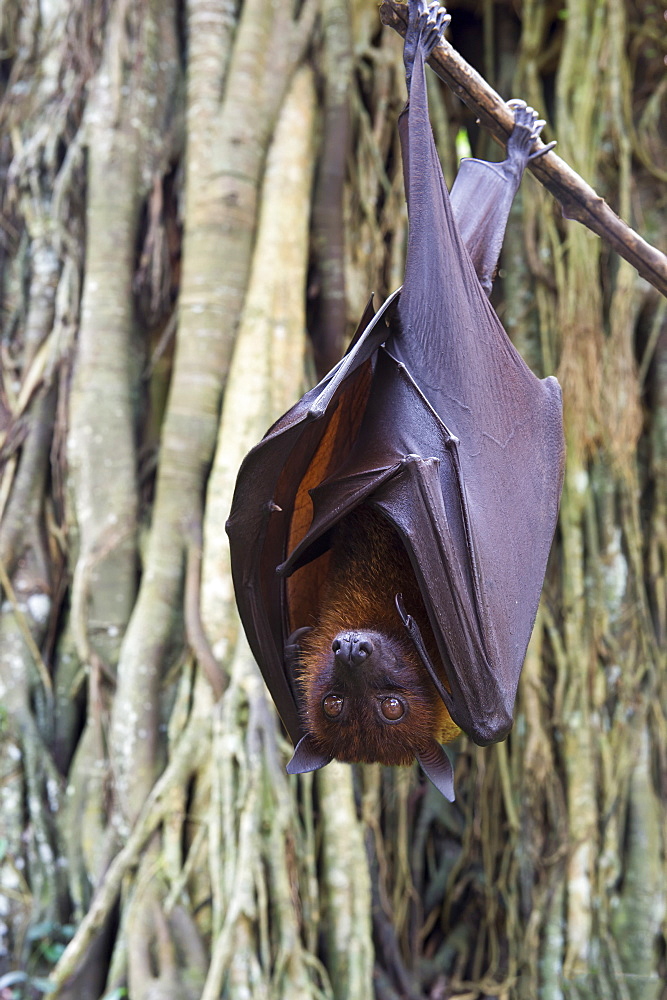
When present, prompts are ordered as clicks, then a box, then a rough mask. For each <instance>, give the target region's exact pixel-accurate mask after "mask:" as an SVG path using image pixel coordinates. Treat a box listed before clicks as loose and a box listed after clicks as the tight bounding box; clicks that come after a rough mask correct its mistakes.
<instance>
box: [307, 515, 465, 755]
mask: <svg viewBox="0 0 667 1000" xmlns="http://www.w3.org/2000/svg"><path fill="white" fill-rule="evenodd" d="M396 594H402V595H403V599H404V604H405V607H406V610H407V611H408V613H409V614H411V615H413V617H414V618H415V619H416V621H417V623H418V624H419V627H420V630H421V632H422V635H423V636H424V640H425V642H426V644H427V647H428V651H429V655H430V656H431V659H432V660H433V662H434V663H435V664H436V665H439V664H440V657H439V655H438V652H437V647H436V644H435V641H434V639H433V635H432V632H431V628H430V625H429V622H428V617H427V614H426V609H425V607H424V603H423V601H422V598H421V595H420V593H419V588H418V586H417V581H416V580H415V577H414V573H413V571H412V567H411V565H410V561H409V559H408V556H407V553H406V551H405V548H404V546H403V545H402V543H401V541H400V539H399V538H398V536H397V534H396V533H395V531H394V530H393V529H392V527H391V526H390V525H389V523H388V522H387V521H386V520H385V519H384V518H383V517H382V516H381V514H379V513H378V512H375V511H374V510H373V509H372V508H370V507H366V506H363V505H362V506H361V507H359V508H357V510H356V511H354V512H353V513H352V514H350V515H348V517H346V518H345V519H344V520H343V521H342V522H341V524H340V526H339V527H338V529H337V530H336V533H335V536H334V538H333V544H332V559H331V569H330V574H329V579H328V582H327V585H326V587H325V589H324V594H323V597H322V601H321V606H320V610H319V618H318V621H317V624H316V625H315V627H314V628H313V630H312V631H311V632H310V634H309V635H308V636H307V637H306V638H305V639H304V640H303V644H302V645H303V650H302V656H301V670H300V677H299V680H300V684H301V688H302V692H303V695H304V702H305V712H304V720H303V721H304V725H305V727H306V729H307V731H308V732H309V733H310V734H311V735H312V736H313V737H314V738H315V740H316V742H317V744H318V747H319V748H320V749H322V750H323V751H324V752H326V753H328V754H330V755H331V756H334V757H336V758H337V759H338V760H343V761H348V762H351V761H366V762H372V761H379V762H380V763H383V764H389V765H395V764H409V763H411V762H412V760H413V759H414V756H415V754H416V753H417V752H419V751H421V750H422V749H424V748H425V747H426V745H427V744H428V743H429V741H430V740H431V739H432V738H433V737H435V739H437V740H438V741H440V742H449V741H451V740H452V739H455V737H456V736H457V735H458V733H459V729H458V727H457V726H456V725H455V723H454V722H453V721H452V719H451V716H450V715H449V712H448V711H447V709H446V708H445V706H444V704H443V702H442V700H441V698H440V697H439V695H438V693H437V691H436V689H435V687H434V686H433V683H432V681H431V678H430V677H429V676H428V673H427V672H426V670H425V668H424V666H423V664H422V663H421V661H420V659H419V656H418V654H417V651H416V650H415V648H414V645H413V643H412V642H411V640H410V639H409V637H408V635H407V633H406V630H405V627H404V625H403V623H402V622H401V619H400V617H399V614H398V611H397V610H396V604H395V597H396ZM344 631H365V632H370V633H371V634H372V635H375V636H376V637H377V642H376V646H378V647H379V646H381V648H382V653H383V655H382V658H381V664H380V665H379V666H374V667H372V668H369V667H368V666H367V665H364V666H362V667H361V668H357V671H356V673H355V680H354V684H352V685H348V686H344V688H341V677H340V674H341V671H340V670H339V669H338V672H337V668H336V665H335V662H334V660H335V658H334V656H333V653H332V649H331V644H332V642H333V640H334V638H335V637H336V636H337V635H338V634H339V633H340V632H344ZM376 659H377V658H376ZM362 676H363V683H360V682H359V678H361V677H362ZM443 676H444V672H443ZM332 691H335V692H336V693H337V694H342V695H344V697H345V712H344V713H343V714H342V716H341V718H339V719H334V720H330V719H328V718H327V717H326V715H325V714H324V711H323V709H322V701H323V700H324V698H325V697H326V696H327V695H328V694H330V693H331V692H332ZM394 694H395V695H397V696H400V697H401V698H402V699H403V701H404V703H405V704H406V705H407V709H408V710H407V711H406V714H405V716H404V718H403V719H401V720H400V721H399V722H394V723H391V724H387V723H386V722H384V721H383V719H382V717H381V714H380V713H379V712H378V705H379V703H380V701H381V699H382V698H383V697H387V696H392V695H394Z"/></svg>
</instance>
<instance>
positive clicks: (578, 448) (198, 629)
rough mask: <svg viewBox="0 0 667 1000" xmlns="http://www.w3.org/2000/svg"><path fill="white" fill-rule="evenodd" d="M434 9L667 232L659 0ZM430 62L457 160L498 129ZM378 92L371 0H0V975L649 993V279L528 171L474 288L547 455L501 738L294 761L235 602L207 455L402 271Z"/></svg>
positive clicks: (658, 404)
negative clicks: (540, 577) (561, 425)
mask: <svg viewBox="0 0 667 1000" xmlns="http://www.w3.org/2000/svg"><path fill="white" fill-rule="evenodd" d="M450 11H451V13H452V27H451V30H450V33H449V37H450V40H451V41H452V43H453V45H454V46H455V47H457V48H458V49H459V50H460V51H461V52H462V53H463V55H464V56H465V57H466V58H468V59H469V60H470V61H471V62H472V63H474V64H475V66H476V68H477V69H478V70H479V71H480V72H481V73H483V74H484V75H486V76H487V77H488V78H489V82H490V83H491V84H492V85H493V86H495V88H496V89H497V90H499V91H500V92H501V93H502V95H503V96H504V97H505V98H509V97H513V96H521V97H523V98H524V99H526V100H527V101H528V102H529V103H531V104H532V105H534V106H535V107H536V108H538V109H539V110H540V111H541V112H542V113H543V116H544V117H546V118H547V119H548V122H549V125H548V128H547V129H546V130H545V133H546V138H547V140H550V139H551V138H557V139H558V152H559V154H560V156H561V157H562V158H563V159H564V160H566V161H567V162H568V163H569V164H570V166H571V167H572V168H573V169H574V170H576V171H577V172H578V173H579V174H581V175H582V177H584V179H585V180H586V181H588V183H590V184H592V185H593V187H595V188H596V189H597V190H598V191H599V192H600V194H601V195H603V197H605V198H606V200H607V201H608V202H609V204H610V205H611V206H612V208H614V209H615V210H616V211H617V212H618V213H619V214H620V215H622V216H623V217H624V218H626V219H627V221H628V222H630V224H631V225H633V226H634V228H635V229H637V230H638V231H640V232H641V233H642V235H644V236H645V238H646V239H648V240H649V241H650V242H652V243H654V244H655V245H657V246H659V247H660V248H661V249H663V250H664V249H666V244H665V237H664V233H665V231H666V227H665V221H666V216H667V202H666V201H665V196H664V192H665V183H666V181H667V174H666V172H665V166H664V164H665V143H666V140H667V135H666V133H665V115H666V114H667V88H666V87H665V77H664V61H665V58H666V57H667V42H666V41H665V32H664V20H663V12H662V9H661V8H660V7H659V5H651V4H643V3H642V4H640V3H634V2H633V0H626V2H625V3H623V2H621V0H569V2H568V3H567V4H566V6H565V7H563V8H562V9H560V8H557V7H554V6H553V5H551V6H550V5H546V4H541V3H536V2H534V0H526V2H524V3H523V4H522V5H520V7H515V8H510V7H508V6H507V5H505V4H501V3H493V2H492V0H486V2H484V3H483V4H473V3H472V2H461V3H460V4H458V5H454V6H452V7H450ZM429 88H430V89H429V95H430V99H431V117H432V121H433V124H434V130H435V136H436V141H437V144H438V148H439V150H440V153H441V156H442V159H443V163H444V168H445V174H446V176H447V177H448V179H449V180H450V181H451V179H452V177H453V173H454V170H455V163H456V158H457V157H456V153H457V151H458V153H459V154H461V153H462V151H464V150H465V149H466V148H468V149H469V148H472V152H473V155H474V154H475V153H477V154H479V155H483V156H488V155H490V151H491V149H492V145H491V144H490V143H489V141H488V139H487V138H486V137H485V136H484V134H483V133H482V132H481V131H480V130H479V129H478V128H477V126H476V124H475V121H474V119H473V118H472V117H471V116H470V114H469V112H467V111H466V110H465V109H464V108H463V107H462V106H461V105H460V104H459V103H458V102H457V101H456V100H455V99H454V98H453V97H452V96H451V94H449V93H448V92H446V91H445V89H444V88H443V86H442V85H441V84H440V83H438V82H437V81H436V80H435V78H432V79H431V80H430V82H429ZM404 99H405V86H404V81H403V70H402V52H401V42H400V39H399V38H398V36H397V35H396V34H395V33H394V32H392V31H391V30H390V29H388V28H384V29H383V28H381V27H380V24H379V19H378V12H377V6H376V4H375V3H374V2H370V0H305V2H295V3H293V4H289V3H284V2H273V3H269V4H261V3H259V2H258V0H183V2H181V3H176V2H175V0H172V2H169V0H167V2H165V0H160V2H158V0H53V2H51V3H49V4H44V3H39V2H38V0H6V2H5V3H3V4H2V5H0V177H1V178H2V191H1V193H2V203H1V206H0V208H1V211H2V219H1V225H0V263H1V274H0V282H1V284H0V288H1V293H2V309H1V311H0V321H1V323H2V334H1V341H0V350H1V352H2V355H1V383H0V458H1V465H0V472H1V476H2V478H1V481H0V515H1V521H0V587H1V588H2V595H3V597H2V603H1V605H0V997H3V998H5V997H7V998H8V1000H9V998H14V997H16V998H18V997H26V998H28V997H30V998H32V997H39V996H41V995H42V994H43V993H44V991H45V990H46V989H47V987H48V988H49V989H52V990H53V989H55V994H54V993H51V994H50V995H52V996H54V995H55V996H60V997H66V998H71V1000H74V998H89V1000H97V998H102V997H105V998H107V1000H111V998H120V997H123V996H128V997H130V998H132V1000H154V998H158V997H159V998H161V1000H172V998H173V1000H184V998H185V1000H187V998H189V997H191V998H193V1000H194V998H199V997H203V998H205V1000H213V998H218V997H225V998H230V1000H238V998H242V997H248V996H252V997H253V998H255V997H257V998H262V997H265V998H267V1000H276V998H281V997H285V998H290V1000H291V998H294V997H299V998H302V997H303V998H308V997H312V998H313V1000H315V998H318V1000H319V998H322V997H328V998H336V1000H368V998H369V997H372V996H376V997H378V998H380V1000H384V998H387V1000H389V998H392V1000H393V998H399V997H400V998H404V997H405V998H410V1000H417V998H427V997H428V998H434V1000H435V998H447V997H451V998H455V997H458V998H460V1000H463V998H464V997H469V998H476V997H480V998H481V997H497V998H516V1000H534V998H536V997H540V998H545V1000H566V998H577V1000H592V998H602V997H604V998H613V1000H616V998H618V1000H664V997H665V995H666V994H665V988H664V986H663V983H664V981H665V975H666V973H667V967H666V964H665V962H666V959H665V955H666V952H667V948H666V941H665V913H666V891H665V885H666V884H667V883H666V879H665V876H666V874H667V872H666V868H665V857H666V854H667V845H666V831H667V824H666V823H665V820H666V812H667V809H666V802H667V698H666V696H667V662H666V655H667V654H666V648H667V306H666V303H665V300H664V299H663V298H661V296H660V295H659V294H658V293H657V292H655V291H654V290H653V289H652V288H651V287H650V286H649V285H648V284H647V283H646V282H645V281H644V280H642V279H640V278H639V277H638V276H637V274H636V272H635V271H634V270H633V269H632V267H631V266H630V265H629V264H626V263H625V262H622V261H620V260H619V258H617V257H616V256H615V255H614V254H612V253H611V252H610V251H609V250H608V249H607V248H606V247H605V245H604V244H603V243H602V242H601V241H600V240H599V239H598V238H597V237H594V236H593V235H592V234H591V233H589V232H588V231H587V230H586V229H585V228H583V227H582V226H580V225H578V224H576V223H573V222H566V221H565V220H563V218H562V217H561V214H560V212H559V210H558V208H557V206H556V205H555V204H554V202H553V200H552V199H551V197H550V196H549V195H548V194H547V193H546V192H545V191H544V189H543V188H541V187H540V186H539V185H538V183H537V182H536V181H535V180H534V179H533V178H527V179H526V181H525V182H524V183H523V186H522V190H521V193H520V197H519V199H518V201H517V205H516V207H515V209H514V211H513V215H512V219H511V220H510V226H509V228H508V235H507V240H506V245H505V250H504V253H503V259H502V263H501V270H500V273H499V277H498V280H497V283H496V284H497V287H496V290H495V291H494V304H495V306H496V308H497V310H498V312H499V314H500V316H501V319H502V320H503V322H504V324H505V326H506V328H507V330H508V332H509V333H510V336H511V337H512V339H513V340H514V342H515V344H516V345H517V347H518V348H519V350H520V351H521V352H522V353H523V355H524V357H525V358H526V359H527V361H528V363H529V364H530V365H531V366H532V367H533V369H534V370H535V371H536V372H537V374H538V375H540V376H543V375H546V374H552V373H556V374H557V375H558V376H559V378H560V380H561V383H562V386H563V396H564V404H565V420H566V436H567V446H568V460H567V470H566V478H565V488H564V493H563V500H562V505H561V517H560V523H559V527H558V531H557V535H556V539H555V541H554V547H553V550H552V555H551V560H550V564H549V569H548V573H547V581H546V585H545V590H544V594H543V599H542V603H541V606H540V611H539V613H538V619H537V622H536V626H535V630H534V634H533V638H532V640H531V644H530V646H529V650H528V655H527V658H526V664H525V667H524V673H523V677H522V682H521V687H520V693H519V701H518V704H517V711H516V719H515V726H514V729H513V731H512V733H511V734H510V737H509V739H508V741H507V742H506V743H503V744H500V745H498V746H496V747H493V748H487V749H478V748H475V747H474V746H473V745H472V744H471V743H469V742H468V741H466V740H465V739H461V740H460V743H459V745H458V747H457V763H456V787H457V800H456V802H455V803H454V804H449V803H447V802H445V801H444V800H443V799H442V798H441V797H439V796H438V794H437V793H436V792H435V791H434V789H433V788H432V787H431V786H430V785H429V784H428V783H424V779H423V778H422V777H420V775H419V774H418V773H417V772H416V771H412V770H410V769H396V770H388V769H381V768H379V767H376V766H366V767H361V766H360V767H349V766H344V765H339V764H331V765H330V766H328V767H327V768H326V769H324V770H323V771H321V772H319V773H317V774H316V775H314V776H311V775H305V776H302V777H299V778H298V779H296V778H289V777H288V776H287V774H286V773H285V770H284V764H285V761H286V759H287V758H288V755H289V753H290V748H289V746H288V745H287V740H286V738H285V736H284V734H283V733H282V730H281V727H280V724H279V722H278V720H277V718H276V715H275V712H274V710H273V707H272V705H271V703H270V700H269V699H268V696H267V694H266V691H265V689H264V686H263V683H262V681H261V677H260V674H259V671H258V669H257V667H256V665H255V664H254V663H253V660H252V657H251V654H250V651H249V649H248V647H247V643H246V641H245V638H244V636H243V633H242V631H241V629H240V626H239V622H238V619H237V616H236V612H235V608H234V602H233V595H232V591H231V580H230V572H229V556H228V552H227V545H226V536H225V533H224V522H225V519H226V517H227V513H228V509H229V504H230V499H231V491H232V489H233V483H234V478H235V474H236V470H237V468H238V465H239V462H240V460H241V458H242V457H243V455H244V454H245V452H246V451H247V450H248V449H249V448H250V447H251V446H252V445H253V444H254V443H255V442H256V441H257V440H258V439H259V437H260V436H261V435H262V434H263V433H264V431H265V430H266V428H267V427H268V426H269V425H270V423H271V422H272V421H273V420H274V419H275V418H276V417H277V416H279V415H280V413H282V412H283V411H284V410H285V409H286V408H287V407H288V406H289V405H290V404H291V403H292V402H293V401H294V400H295V399H296V398H297V397H298V396H299V395H300V394H301V392H303V390H304V389H305V388H306V387H307V386H308V385H309V384H312V382H313V379H314V378H315V370H316V369H318V370H320V371H321V370H322V369H323V368H326V366H327V365H329V364H330V363H331V362H332V361H333V360H335V357H336V356H337V354H338V353H339V352H340V350H341V349H342V347H343V346H344V343H345V339H346V337H347V336H349V334H350V333H351V332H352V330H353V328H354V325H355V323H356V320H357V319H358V317H359V315H360V314H361V312H362V311H363V307H364V305H365V302H366V299H367V297H368V294H369V292H370V291H375V292H376V293H377V295H378V296H379V298H380V299H382V298H383V297H384V296H385V295H386V294H388V293H389V292H390V291H392V290H393V289H394V288H395V287H397V286H398V285H399V284H400V282H401V280H402V268H403V254H404V247H405V235H406V213H405V205H404V195H403V181H402V176H401V171H400V152H399V149H398V141H397V132H396V118H397V115H398V113H399V111H400V109H401V106H402V103H403V101H404ZM491 155H492V154H491ZM498 155H500V154H498ZM311 337H312V340H311Z"/></svg>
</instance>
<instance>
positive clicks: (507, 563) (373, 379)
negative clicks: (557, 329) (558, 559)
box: [227, 0, 564, 799]
mask: <svg viewBox="0 0 667 1000" xmlns="http://www.w3.org/2000/svg"><path fill="white" fill-rule="evenodd" d="M448 20H449V16H448V15H447V14H446V13H445V11H444V9H443V8H441V7H439V6H438V4H437V3H432V4H430V5H428V6H427V5H426V3H425V0H410V5H409V24H408V31H407V34H406V38H405V67H406V76H407V82H408V94H409V102H408V106H407V108H406V109H405V111H404V112H403V114H402V115H401V118H400V119H399V132H400V137H401V145H402V151H403V172H404V176H405V186H406V193H407V202H408V213H409V221H410V228H409V237H408V249H407V260H406V270H405V282H404V284H403V287H402V288H401V289H399V290H398V291H397V292H394V294H393V295H391V296H390V298H389V299H388V300H387V301H386V302H385V304H384V305H383V307H382V308H381V309H380V310H379V312H378V313H377V314H374V311H373V309H372V307H371V305H370V304H369V307H368V308H367V310H366V313H365V314H364V316H363V317H362V320H361V323H360V325H359V329H358V331H357V334H356V335H355V337H354V339H353V341H352V344H351V346H350V348H349V350H348V352H347V354H346V355H345V357H344V358H343V359H342V360H341V361H340V362H339V363H338V365H336V367H335V368H333V369H332V371H331V372H330V373H329V374H328V375H327V376H326V377H325V378H324V379H323V380H322V382H320V384H319V385H317V386H316V387H315V388H314V389H311V390H310V392H307V393H306V394H305V396H303V398H302V399H301V400H300V401H299V402H298V403H296V405H295V406H293V407H292V409H291V410H289V411H288V412H287V413H286V414H285V415H284V416H283V417H281V418H280V420H278V421H277V422H276V423H275V424H274V425H273V427H272V428H271V429H270V430H269V431H268V432H267V434H266V436H265V437H264V438H263V440H262V441H261V442H260V443H259V444H258V445H257V446H256V447H255V448H253V450H252V451H251V452H250V453H249V455H248V456H247V457H246V459H245V460H244V462H243V464H242V466H241V469H240V472H239V476H238V480H237V484H236V491H235V494H234V500H233V504H232V510H231V514H230V518H229V521H228V523H227V530H228V533H229V538H230V547H231V554H232V572H233V577H234V587H235V591H236V598H237V603H238V607H239V611H240V614H241V619H242V621H243V625H244V628H245V631H246V634H247V636H248V640H249V642H250V646H251V648H252V650H253V653H254V655H255V657H256V658H257V661H258V663H259V665H260V668H261V670H262V673H263V675H264V678H265V680H266V683H267V685H268V688H269V691H270V692H271V695H272V697H273V699H274V701H275V703H276V706H277V708H278V711H279V713H280V715H281V718H282V720H283V723H284V724H285V727H286V729H287V731H288V733H289V734H290V736H291V737H292V739H293V741H294V743H295V744H296V750H295V752H294V756H293V757H292V760H291V761H290V763H289V765H288V768H287V769H288V771H290V772H291V773H294V772H302V771H310V770H315V769H316V768H319V767H322V766H323V765H325V764H327V763H328V762H329V761H330V760H332V759H334V758H336V759H338V760H342V761H349V762H352V761H366V762H371V761H379V762H381V763H383V764H390V765H393V764H408V763H410V762H411V761H412V760H414V759H415V758H416V759H417V760H418V761H419V763H420V764H421V766H422V768H423V770H424V771H425V772H426V774H427V775H428V776H429V778H431V780H432V781H433V782H434V784H435V785H436V787H437V788H439V789H440V791H441V792H442V793H443V794H444V795H445V796H447V798H449V799H453V797H454V784H453V774H452V766H451V763H450V761H449V757H448V756H447V754H446V753H445V751H444V749H443V746H442V744H443V743H448V742H450V741H451V740H453V739H455V738H456V736H457V735H458V733H459V732H460V731H461V730H463V731H464V732H465V733H467V734H468V735H469V736H470V737H471V738H472V739H473V740H475V742H476V743H478V744H480V745H485V744H488V743H492V742H495V741H497V740H501V739H504V737H505V736H506V735H507V733H508V731H509V729H510V728H511V725H512V714H513V710H514V701H515V697H516V690H517V685H518V681H519V675H520V672H521V667H522V664H523V660H524V657H525V654H526V647H527V645H528V640H529V638H530V634H531V631H532V627H533V623H534V620H535V615H536V613H537V605H538V602H539V597H540V591H541V589H542V583H543V580H544V574H545V570H546V563H547V557H548V554H549V548H550V546H551V540H552V537H553V533H554V530H555V525H556V518H557V514H558V504H559V499H560V491H561V485H562V475H563V451H564V447H563V431H562V407H561V396H560V388H559V386H558V383H557V381H556V380H555V379H554V378H547V379H544V380H542V381H541V380H539V379H538V378H536V376H535V375H533V373H532V372H531V371H530V369H529V368H528V367H527V365H526V364H525V363H524V361H523V360H522V358H521V357H520V356H519V354H518V353H517V351H516V350H515V349H514V347H513V346H512V344H511V342H510V340H509V338H508V337H507V334H506V333H505V331H504V330H503V328H502V326H501V324H500V322H499V320H498V317H497V316H496V314H495V312H494V311H493V309H492V307H491V305H490V304H489V301H488V298H487V295H488V293H489V292H490V289H491V281H492V278H493V274H494V271H495V268H496V265H497V261H498V255H499V253H500V247H501V244H502V240H503V236H504V233H505V226H506V223H507V217H508V214H509V209H510V205H511V203H512V200H513V198H514V195H515V193H516V191H517V188H518V186H519V182H520V180H521V176H522V174H523V171H524V168H525V166H526V164H527V162H528V161H529V160H530V159H531V158H533V157H535V156H537V155H540V154H541V153H542V152H544V151H545V150H546V148H550V147H542V148H540V149H539V150H538V151H536V152H531V150H533V147H534V146H535V140H536V139H537V137H538V136H539V133H540V131H541V129H542V126H543V124H544V122H542V121H536V115H535V113H534V112H533V110H532V108H527V107H526V106H525V104H524V103H523V102H520V101H516V102H513V110H514V119H515V125H514V130H513V132H512V134H511V136H510V139H509V141H508V145H507V159H506V160H505V161H503V162H502V163H485V162H483V161H481V160H473V159H470V160H464V161H463V163H462V165H461V169H460V171H459V174H458V176H457V179H456V183H455V184H454V187H453V189H452V192H451V195H450V194H449V193H448V192H447V189H446V187H445V183H444V180H443V177H442V171H441V169H440V163H439V161H438V157H437V153H436V150H435V145H434V142H433V137H432V133H431V127H430V123H429V118H428V107H427V101H426V80H425V60H426V59H428V57H429V55H430V53H431V51H432V50H433V48H434V47H435V45H436V44H437V43H438V41H439V39H440V37H441V35H442V31H443V29H444V27H445V26H446V24H447V22H448Z"/></svg>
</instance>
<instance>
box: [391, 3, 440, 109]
mask: <svg viewBox="0 0 667 1000" xmlns="http://www.w3.org/2000/svg"><path fill="white" fill-rule="evenodd" d="M450 21H451V15H449V14H448V13H447V11H446V10H445V8H444V7H441V6H440V4H439V2H438V0H430V2H429V0H408V30H407V32H406V34H405V46H404V48H403V62H404V63H405V79H406V81H407V84H408V93H410V81H411V79H412V67H413V65H414V61H415V55H416V54H417V48H418V47H419V48H420V49H421V51H422V53H423V56H424V60H426V59H428V58H429V56H430V55H431V53H432V52H433V49H434V48H435V47H436V45H437V44H438V42H439V41H440V40H441V39H442V36H443V34H444V31H445V28H446V27H447V25H448V24H449V22H450Z"/></svg>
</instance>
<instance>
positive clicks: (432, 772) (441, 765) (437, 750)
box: [297, 740, 454, 802]
mask: <svg viewBox="0 0 667 1000" xmlns="http://www.w3.org/2000/svg"><path fill="white" fill-rule="evenodd" d="M301 742H302V743H303V740H302V741H301ZM300 745H301V744H299V746H300ZM297 749H298V748H297ZM417 760H418V761H419V763H420V765H421V769H422V771H423V772H424V774H425V775H426V777H427V778H430V779H431V781H432V782H433V784H434V785H435V787H436V788H437V789H438V791H439V792H441V793H442V794H443V795H444V796H445V798H446V799H449V801H450V802H453V801H454V770H453V768H452V762H451V761H450V759H449V757H448V756H447V754H446V753H445V751H444V749H443V748H442V747H441V746H440V744H439V743H437V742H436V741H435V740H433V741H432V743H431V746H430V747H428V749H427V750H424V751H423V752H422V753H420V754H417Z"/></svg>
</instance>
